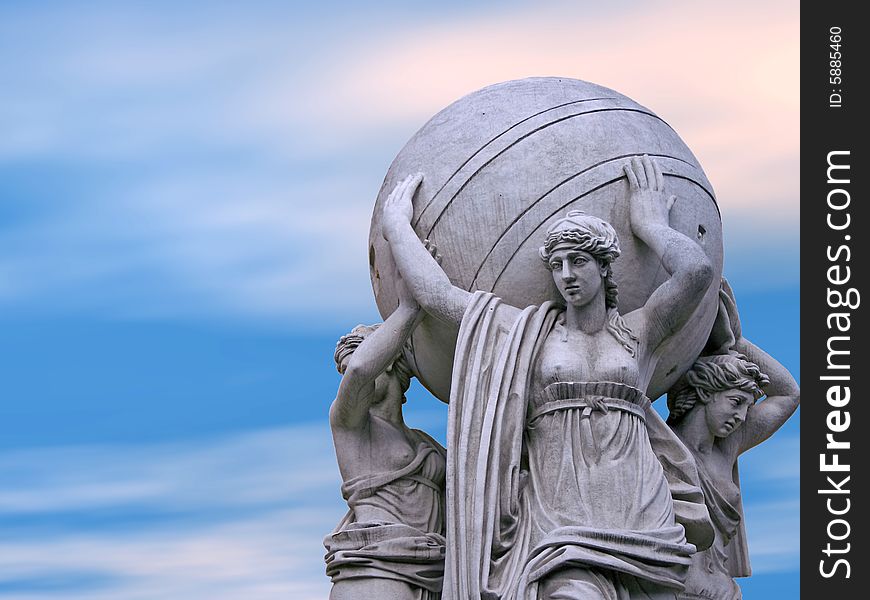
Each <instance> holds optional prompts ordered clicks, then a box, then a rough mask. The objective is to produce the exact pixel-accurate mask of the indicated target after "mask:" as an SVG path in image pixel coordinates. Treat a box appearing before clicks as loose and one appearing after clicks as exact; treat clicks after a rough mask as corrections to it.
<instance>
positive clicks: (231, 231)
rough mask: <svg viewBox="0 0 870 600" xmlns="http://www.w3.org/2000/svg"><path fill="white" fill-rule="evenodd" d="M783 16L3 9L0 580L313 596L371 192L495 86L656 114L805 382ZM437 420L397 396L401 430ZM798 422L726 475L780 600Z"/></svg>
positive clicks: (8, 593)
mask: <svg viewBox="0 0 870 600" xmlns="http://www.w3.org/2000/svg"><path fill="white" fill-rule="evenodd" d="M598 4H600V3H598ZM797 24H798V3H797V2H786V1H777V2H769V3H764V5H763V6H761V7H756V6H753V5H752V3H749V2H742V1H738V2H734V3H731V5H729V7H728V8H727V10H725V9H719V8H716V7H713V6H712V5H711V6H706V7H699V6H697V3H688V2H664V1H656V2H648V3H644V4H643V5H640V4H637V3H630V2H616V3H609V4H608V6H607V7H606V8H604V7H600V6H594V4H593V3H585V4H580V5H578V4H566V3H559V2H544V3H535V4H532V3H523V2H509V3H504V2H501V3H494V2H484V3H478V4H476V5H475V6H474V7H471V8H469V7H466V6H465V5H464V4H460V3H439V4H438V5H437V6H435V5H432V4H431V3H406V2H402V3H400V2H392V3H378V4H372V5H368V6H366V7H364V8H363V7H362V6H360V5H358V4H357V3H349V2H346V3H339V2H327V3H320V4H318V5H316V6H315V5H314V4H305V5H296V4H286V3H278V2H274V3H270V2H254V3H246V4H245V5H244V7H242V6H241V5H238V4H236V3H222V2H210V3H188V4H186V5H185V6H183V7H181V6H179V5H178V3H169V2H152V3H114V2H113V3H108V2H105V3H76V2H54V3H40V4H39V5H36V4H32V3H19V2H6V3H3V4H2V5H0V89H2V90H3V91H2V93H0V132H2V135H0V323H2V329H3V332H4V335H3V336H0V359H2V360H0V364H2V365H3V367H2V368H0V372H2V381H3V385H2V399H0V595H2V596H3V597H4V598H16V599H22V600H37V599H61V598H63V599H85V598H87V599H88V600H101V599H103V598H105V599H110V598H111V599H113V600H116V599H125V600H127V599H130V600H134V599H140V598H142V599H145V598H148V599H153V598H184V599H196V598H208V599H210V600H211V599H218V600H220V599H224V598H226V599H235V598H245V599H252V600H259V599H271V598H278V597H282V598H286V597H293V598H303V599H307V598H311V599H315V598H325V597H326V595H327V594H328V581H327V580H326V579H325V577H324V576H323V575H322V571H323V566H322V554H323V551H322V547H321V545H320V540H321V539H322V537H323V535H324V534H326V533H327V532H328V531H329V530H331V528H332V527H333V526H334V524H335V522H336V521H337V520H338V519H339V518H340V517H341V515H342V513H343V506H342V502H341V500H340V497H339V493H338V485H339V479H338V474H337V470H336V468H335V465H334V458H333V456H332V448H331V440H330V437H329V431H328V427H327V424H326V411H327V409H328V405H329V403H330V401H331V400H332V397H333V396H334V393H335V389H336V386H337V383H338V375H337V373H336V372H335V370H334V367H333V365H332V349H333V346H334V343H335V339H336V338H337V337H338V336H339V335H340V334H341V333H344V332H345V331H346V330H347V329H349V328H350V327H352V326H353V325H356V324H357V323H359V322H374V321H376V320H378V316H377V313H376V310H375V307H374V302H373V299H372V296H371V288H370V285H369V282H368V268H367V263H366V239H367V236H368V221H369V218H370V211H371V207H372V205H373V202H374V198H375V196H376V194H377V191H378V189H379V187H380V184H381V181H382V179H383V176H384V174H385V173H386V170H387V167H388V166H389V164H390V162H391V160H392V158H393V157H394V156H395V154H396V153H397V152H398V150H399V149H400V148H401V147H402V145H403V144H404V143H405V141H406V140H407V139H408V138H409V137H410V136H411V135H412V134H413V133H414V131H415V130H416V129H417V128H418V127H419V126H420V125H422V124H423V123H424V122H425V121H426V120H427V119H428V118H429V116H431V115H432V114H434V112H436V111H437V110H438V109H440V108H441V107H443V106H444V105H446V104H447V103H449V102H451V101H452V100H454V99H456V98H458V97H460V96H461V95H463V94H465V93H468V92H470V91H473V90H474V89H477V88H480V87H482V86H484V85H487V84H489V83H494V82H497V81H501V80H506V79H513V78H518V77H525V76H532V75H553V74H557V75H562V76H567V77H577V78H582V79H588V80H591V81H595V82H597V83H601V84H603V85H607V86H610V87H613V88H615V89H617V90H619V91H622V92H623V93H626V94H628V95H630V96H632V97H634V98H635V99H636V100H638V101H639V102H641V103H643V104H645V105H647V106H649V107H650V108H652V109H653V110H655V111H656V112H657V113H658V114H659V115H660V116H662V117H663V118H664V119H665V120H667V121H668V122H669V123H671V125H673V126H674V128H675V129H676V130H677V131H678V132H679V133H680V134H681V135H682V137H683V138H684V139H685V140H686V142H687V143H688V144H689V146H690V147H691V148H692V149H693V150H694V151H695V153H696V155H697V156H698V158H699V160H700V161H701V164H702V165H704V168H705V170H706V171H707V175H708V177H709V179H710V180H711V182H712V183H713V185H714V187H715V188H716V190H717V194H718V197H719V202H720V206H721V209H722V214H723V221H724V229H725V236H726V267H725V268H726V275H728V277H729V278H730V280H731V282H732V284H733V285H734V287H735V289H736V291H737V294H738V300H739V301H740V305H741V311H742V315H743V321H744V329H745V331H746V333H747V337H750V338H752V339H753V341H755V342H756V343H758V344H759V345H761V346H763V347H764V348H766V349H767V350H769V351H770V352H771V353H772V354H773V355H774V356H776V357H777V358H779V359H780V360H781V361H782V362H783V363H784V364H785V365H786V366H787V367H789V368H790V369H791V370H792V372H793V373H796V374H797V373H798V370H799V362H798V359H799V356H798V344H799V331H798V315H799V307H798V287H799V279H798V264H799V252H798V223H799V213H798V190H797V173H798V168H799V157H798V142H799V130H798V121H797V119H798V109H799V100H798V89H797V88H798V81H799V80H798V75H797V60H798V52H797ZM748 40H751V41H752V44H747V43H746V42H747V41H748ZM687 49H691V51H688V50H687ZM445 415H446V411H445V408H444V406H443V405H441V404H440V403H438V402H437V401H435V400H433V399H432V398H430V397H428V395H427V394H426V393H425V392H424V391H422V390H421V389H419V388H418V387H415V388H414V393H413V394H412V398H411V401H410V402H409V405H408V411H407V420H408V421H409V422H410V423H411V424H413V425H415V426H418V427H421V428H423V429H426V430H428V431H431V432H432V433H433V434H435V435H436V436H438V437H442V438H443V427H444V418H445ZM798 431H799V416H796V417H795V418H793V419H792V420H791V421H790V422H789V423H788V424H787V425H786V426H785V427H784V428H783V430H782V431H781V432H780V433H779V434H777V436H776V437H775V438H774V439H773V440H771V441H770V442H768V443H766V444H764V445H763V446H761V447H759V448H758V449H756V450H753V451H752V452H751V453H749V454H748V455H747V456H746V457H744V461H743V463H742V470H741V472H742V476H743V482H744V490H745V498H746V511H747V521H748V526H749V534H750V541H751V552H752V560H753V566H754V569H755V572H756V575H755V576H754V577H753V578H752V579H750V580H749V581H748V582H744V583H743V585H744V589H745V593H746V597H747V599H748V600H751V599H752V598H779V597H781V598H794V597H796V595H797V591H796V590H797V557H798V553H797V548H798V537H797V534H798V531H799V521H798V515H799V506H798V504H797V502H798V495H797V492H798V447H799V441H798Z"/></svg>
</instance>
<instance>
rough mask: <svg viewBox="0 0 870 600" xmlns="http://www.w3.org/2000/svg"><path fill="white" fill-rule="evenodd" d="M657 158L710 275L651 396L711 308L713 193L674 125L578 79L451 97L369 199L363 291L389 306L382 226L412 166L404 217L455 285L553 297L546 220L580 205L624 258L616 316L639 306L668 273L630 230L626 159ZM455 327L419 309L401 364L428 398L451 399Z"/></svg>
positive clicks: (536, 299) (515, 299)
mask: <svg viewBox="0 0 870 600" xmlns="http://www.w3.org/2000/svg"><path fill="white" fill-rule="evenodd" d="M642 154H648V155H649V156H651V157H653V158H654V159H655V160H656V161H657V162H658V164H659V165H660V166H661V169H662V171H663V173H664V176H665V184H666V186H667V190H668V191H669V192H671V193H673V194H675V195H677V197H678V199H677V201H676V203H675V205H674V207H673V209H672V210H671V216H670V218H671V226H672V227H673V228H674V229H676V230H678V231H680V232H682V233H683V234H685V235H686V236H688V237H689V238H691V239H692V240H694V241H695V243H697V244H699V245H700V246H701V247H702V248H703V249H704V251H705V252H706V253H707V255H708V256H709V257H710V259H711V261H712V263H713V266H714V268H715V277H714V279H713V283H712V284H711V286H710V289H709V290H708V291H707V294H706V296H705V297H704V300H703V301H702V303H701V304H700V305H699V307H698V309H697V310H696V311H695V313H694V315H693V317H692V319H691V320H690V322H689V323H688V324H687V325H686V326H685V327H684V328H683V329H682V330H681V331H680V332H679V333H678V334H677V335H676V336H675V337H673V338H672V339H671V340H670V341H669V342H668V343H667V344H665V345H664V346H663V347H662V348H661V350H660V352H659V354H658V360H657V364H656V367H655V372H654V375H653V377H652V380H651V384H650V386H649V388H648V394H649V395H650V397H651V398H657V397H658V396H659V395H661V394H662V393H663V392H665V391H666V390H667V389H668V387H670V385H671V384H673V382H674V381H675V380H676V379H677V378H678V377H679V376H680V374H682V373H683V372H684V371H685V370H686V369H687V368H688V367H689V366H690V365H691V363H692V362H693V361H694V359H695V358H696V357H697V356H698V354H699V352H700V351H701V350H702V349H703V347H704V345H705V343H706V341H707V338H708V336H709V333H710V330H711V327H712V324H713V320H714V319H715V316H716V311H717V307H718V289H719V278H720V276H721V273H722V225H721V220H720V217H719V211H718V207H717V205H716V200H715V196H714V194H713V188H712V186H711V185H710V182H709V181H707V177H706V176H705V175H704V171H703V170H702V169H701V166H700V165H699V164H698V161H697V160H696V159H695V157H694V156H693V155H692V153H691V151H689V149H688V147H686V145H685V144H684V143H683V141H682V140H681V139H680V137H679V136H678V135H677V134H676V132H674V130H673V129H671V127H670V126H669V125H668V124H667V123H666V122H665V121H663V120H662V119H661V118H660V117H658V116H656V115H655V114H654V113H653V112H652V111H650V110H649V109H647V108H644V107H643V106H641V105H640V104H638V103H636V102H634V101H633V100H631V99H629V98H627V97H625V96H623V95H622V94H619V93H617V92H614V91H613V90H610V89H607V88H605V87H601V86H598V85H595V84H592V83H588V82H585V81H578V80H574V79H560V78H532V79H523V80H518V81H508V82H506V83H500V84H497V85H492V86H489V87H486V88H484V89H482V90H479V91H477V92H474V93H472V94H469V95H468V96H465V97H464V98H461V99H460V100H457V101H456V102H454V103H453V104H451V105H450V106H448V107H447V108H445V109H444V110H442V111H441V112H439V113H438V114H437V115H435V116H434V117H433V118H432V119H431V120H430V121H429V122H428V123H426V124H425V125H424V126H423V127H422V128H421V129H420V130H419V131H418V132H417V133H416V134H415V135H414V137H412V138H411V140H410V141H409V142H408V143H407V144H406V145H405V147H404V148H403V149H402V151H401V152H399V155H398V156H397V157H396V159H395V160H394V161H393V164H392V165H391V166H390V169H389V171H388V172H387V175H386V178H385V179H384V184H383V186H382V187H381V190H380V192H379V194H378V198H377V202H376V203H375V209H374V214H373V216H372V224H371V231H370V234H369V264H370V268H371V279H372V286H373V288H374V293H375V298H376V301H377V305H378V309H379V311H380V313H381V315H382V316H383V317H384V318H386V317H387V316H388V315H389V314H390V313H391V312H392V311H393V310H394V309H395V307H396V305H397V298H396V292H395V277H396V271H395V265H394V263H393V259H392V256H391V255H390V250H389V246H388V244H387V242H386V241H385V240H384V238H383V235H382V233H381V211H382V207H383V203H384V200H385V199H386V197H387V196H388V195H389V193H390V191H391V190H392V189H393V187H394V186H395V185H396V184H397V183H398V182H399V181H401V180H402V179H403V178H404V177H406V176H407V175H409V174H411V173H416V172H418V171H419V172H422V173H423V174H424V179H423V183H422V185H421V187H420V189H419V190H418V192H417V195H416V197H415V199H414V218H413V221H412V224H413V226H414V230H415V231H416V232H417V235H418V236H419V237H420V238H421V239H427V238H428V239H429V240H431V241H433V242H434V243H435V244H436V245H437V247H438V251H439V252H440V254H441V255H442V257H443V262H442V267H443V269H444V271H445V272H446V273H447V275H448V276H449V277H450V280H451V281H452V282H453V283H454V285H456V286H459V287H461V288H464V289H466V290H470V291H472V290H486V291H492V292H494V293H495V294H496V295H498V296H500V297H501V298H503V299H504V300H505V301H506V302H508V303H510V304H513V305H514V306H518V307H525V306H529V305H532V304H540V303H542V302H544V301H546V300H550V299H553V300H561V298H560V296H559V293H558V291H557V290H556V287H555V285H554V283H553V281H552V277H551V274H550V272H549V271H548V270H547V269H546V268H545V265H544V264H543V262H542V261H541V258H540V257H539V254H538V249H539V248H540V246H542V245H543V242H544V238H545V235H546V231H547V229H548V227H549V226H550V225H551V224H552V223H553V222H554V221H555V220H556V219H558V218H560V217H561V216H563V215H564V214H565V213H566V212H567V211H568V210H572V209H579V210H583V211H585V212H586V213H589V214H593V215H596V216H598V217H601V218H603V219H605V220H607V221H608V222H610V223H611V224H612V225H613V227H614V228H615V229H616V232H617V234H618V235H619V240H620V245H621V247H622V255H621V256H620V257H619V258H618V259H617V260H616V261H615V262H614V264H613V269H614V276H615V280H616V283H617V285H618V287H619V310H620V312H621V313H623V314H626V313H628V312H630V311H632V310H634V309H636V308H638V307H640V306H642V305H643V304H644V303H645V302H646V300H647V299H648V298H649V296H650V294H652V292H653V291H654V290H655V289H656V288H657V287H658V286H659V285H661V284H662V283H663V282H664V281H665V280H666V278H667V273H666V272H665V270H664V268H663V267H662V265H661V261H660V260H659V259H658V257H656V256H655V254H654V253H652V252H651V251H650V250H649V248H648V247H647V246H646V245H645V244H644V243H643V242H641V241H640V240H639V239H637V238H636V237H634V236H633V235H632V233H631V230H630V227H629V221H628V202H627V200H628V182H627V180H626V178H625V175H624V172H623V165H625V163H626V162H627V161H628V160H629V159H630V158H631V157H633V156H638V155H642ZM456 334H457V330H456V329H455V328H454V327H451V326H449V325H447V324H445V323H442V322H440V321H438V320H437V319H435V318H433V317H428V316H427V317H426V318H425V319H424V321H423V322H422V323H421V325H420V327H418V328H417V330H416V331H415V333H414V334H413V336H412V340H411V345H410V347H411V350H410V351H408V359H409V362H410V364H411V365H412V368H413V369H415V371H416V375H417V376H418V378H419V379H420V381H421V382H422V383H423V385H425V386H426V387H427V388H428V389H429V390H430V391H431V392H432V393H433V394H435V396H437V397H438V398H440V399H441V400H443V401H445V402H446V401H448V400H449V397H450V376H451V371H452V365H453V353H454V350H455V345H456Z"/></svg>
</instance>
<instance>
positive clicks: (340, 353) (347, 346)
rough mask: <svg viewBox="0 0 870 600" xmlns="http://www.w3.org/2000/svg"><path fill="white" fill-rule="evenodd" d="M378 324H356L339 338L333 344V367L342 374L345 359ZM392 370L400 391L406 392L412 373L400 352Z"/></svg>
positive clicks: (409, 385) (344, 367)
mask: <svg viewBox="0 0 870 600" xmlns="http://www.w3.org/2000/svg"><path fill="white" fill-rule="evenodd" d="M380 326H381V324H380V323H377V324H375V325H357V326H356V327H354V328H353V329H351V331H350V333H348V334H345V335H343V336H341V338H339V340H338V343H337V344H336V345H335V354H334V355H333V359H334V360H335V368H336V369H338V372H339V373H341V374H342V375H344V371H345V369H346V368H347V367H346V365H345V361H347V359H348V358H350V355H351V354H353V353H354V351H355V350H356V349H357V348H359V345H360V344H362V343H363V341H364V340H365V339H366V337H368V335H369V334H371V333H372V332H374V331H376V330H377V328H378V327H380ZM406 346H407V344H406ZM393 372H394V373H396V375H397V376H398V378H399V383H400V384H401V386H402V393H404V392H407V391H408V388H409V387H411V374H412V373H411V367H410V366H409V365H408V362H407V361H406V360H405V357H404V355H403V353H401V352H400V353H399V355H398V356H397V357H396V359H395V360H394V361H393Z"/></svg>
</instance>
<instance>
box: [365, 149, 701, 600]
mask: <svg viewBox="0 0 870 600" xmlns="http://www.w3.org/2000/svg"><path fill="white" fill-rule="evenodd" d="M625 175H626V179H627V182H628V187H629V209H630V224H631V228H632V231H633V233H634V234H635V235H636V236H637V237H638V238H640V239H641V240H642V241H643V242H644V243H646V244H647V245H648V246H649V247H650V249H651V250H652V251H653V252H655V253H656V254H657V255H658V256H659V257H660V259H661V261H662V266H663V268H664V269H665V270H666V271H667V273H668V274H669V276H670V277H669V279H668V280H667V281H666V282H665V283H663V284H662V285H661V286H660V287H659V288H658V289H657V290H656V291H655V292H654V293H653V294H652V296H651V297H650V299H649V300H648V302H647V303H646V305H644V306H643V307H641V308H639V309H638V310H635V311H633V312H631V313H629V314H627V315H625V316H624V317H623V316H622V315H620V314H619V313H618V311H617V309H616V291H617V288H616V283H615V282H614V281H613V273H612V269H611V263H612V262H613V261H614V260H615V259H616V258H617V257H618V256H619V243H618V240H617V236H616V232H615V231H614V229H613V227H612V226H611V225H610V224H608V223H607V222H605V221H603V220H601V219H599V218H597V217H593V216H590V215H584V214H582V213H576V212H571V213H569V214H568V215H567V216H566V217H564V218H562V219H560V220H559V221H557V222H556V223H555V224H553V225H552V227H551V228H550V230H549V232H548V235H547V238H546V242H545V245H544V247H543V248H542V249H541V258H542V259H543V260H544V264H545V265H546V267H547V268H548V269H549V270H550V271H551V272H552V277H553V282H554V283H555V285H556V287H557V288H558V291H559V293H560V295H561V298H562V302H560V303H553V302H546V303H544V304H543V305H542V306H532V307H528V308H526V309H524V310H522V309H520V308H517V307H512V306H508V305H506V304H504V303H503V302H501V301H500V299H498V298H496V297H495V296H493V295H492V294H487V293H484V292H475V293H470V292H468V291H465V290H463V289H461V288H457V287H455V286H453V285H452V284H451V282H450V280H449V279H448V278H447V276H446V275H445V274H444V272H443V271H442V270H441V269H440V267H439V266H438V264H437V263H436V262H435V261H434V260H432V257H431V256H429V254H428V253H427V252H426V250H425V248H424V246H423V244H421V242H420V240H419V239H418V238H417V236H416V234H415V233H414V231H413V229H412V228H411V225H410V221H411V218H412V216H413V206H412V202H411V200H412V198H413V196H414V193H415V190H416V189H417V186H418V185H419V183H420V181H421V179H422V175H416V176H411V177H408V178H407V179H405V180H404V181H402V182H401V183H400V184H399V185H398V186H397V187H396V188H395V189H394V191H393V192H392V194H391V195H390V197H389V198H388V199H387V201H386V203H385V205H384V215H383V221H382V225H383V231H384V236H385V237H386V238H387V240H388V241H389V244H390V248H391V250H392V253H393V257H394V259H395V261H396V264H397V266H398V268H399V271H400V273H401V275H402V278H403V279H404V280H405V282H406V284H407V285H408V288H409V289H410V291H411V293H412V294H413V295H414V297H415V298H416V299H417V301H418V302H420V304H421V305H422V306H423V308H424V309H425V310H426V311H427V312H429V313H430V314H431V315H433V316H435V317H438V318H440V319H442V320H444V321H446V322H452V323H455V324H459V325H460V329H459V337H458V341H457V347H456V354H455V359H454V363H453V379H452V385H451V392H450V410H449V417H448V419H449V423H448V444H447V447H448V460H447V527H446V535H447V556H446V564H445V581H444V592H443V594H444V598H445V599H450V600H467V599H469V598H485V599H487V600H491V599H500V600H536V599H540V600H545V599H555V598H584V599H591V600H595V599H601V600H605V599H606V600H617V599H618V600H627V599H654V600H664V599H674V598H676V594H677V592H679V591H680V590H681V589H682V588H683V580H684V578H685V576H686V572H687V569H688V566H689V565H690V563H691V558H690V557H691V554H692V553H693V552H694V551H695V550H696V546H697V547H701V548H705V547H707V546H709V544H710V543H711V542H712V537H713V531H712V526H711V524H710V522H709V516H708V515H707V512H706V507H705V506H704V503H703V495H702V493H701V491H700V488H699V487H698V486H697V479H698V476H697V472H696V471H695V469H694V462H693V460H692V458H691V456H690V455H689V454H688V453H687V452H686V451H685V448H684V447H683V445H682V444H681V443H680V442H679V440H678V439H677V438H676V436H675V435H674V433H673V432H672V431H671V430H670V429H668V427H667V426H666V425H665V424H664V422H663V421H662V420H661V418H660V417H658V415H657V414H656V412H655V411H654V410H652V409H651V408H650V402H649V400H648V399H647V398H646V396H645V395H644V392H643V390H644V389H645V388H646V387H647V385H648V384H649V380H650V378H651V376H652V373H653V371H654V369H655V366H656V365H655V362H656V360H657V357H656V351H657V350H658V348H659V347H660V346H661V345H662V344H663V343H664V342H665V341H667V340H668V339H669V338H670V336H671V335H673V333H674V332H676V331H678V330H679V329H680V328H681V327H682V326H683V325H684V324H685V323H686V322H687V320H688V319H689V317H690V316H691V315H692V313H693V312H694V311H695V309H696V307H697V306H698V304H699V302H700V301H701V299H702V297H703V296H704V293H705V291H706V290H707V289H708V287H709V285H710V283H711V278H712V271H713V270H712V267H711V265H710V262H709V261H708V259H707V257H706V255H705V254H704V252H703V251H702V250H701V248H699V246H698V245H697V244H696V243H695V242H693V241H692V240H690V239H689V238H687V237H685V236H684V235H682V234H681V233H679V232H677V231H675V230H674V229H671V228H670V226H669V225H668V215H669V211H670V207H671V206H672V205H673V202H674V200H675V197H673V196H670V197H669V196H668V195H667V194H666V193H665V188H664V178H663V176H662V173H661V171H660V170H659V168H658V166H657V165H656V164H655V163H653V162H652V161H651V160H650V159H649V158H648V157H646V156H644V157H643V158H641V157H636V158H635V159H633V160H632V161H630V162H629V163H628V164H626V166H625ZM687 537H688V540H687ZM693 544H694V545H693Z"/></svg>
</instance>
